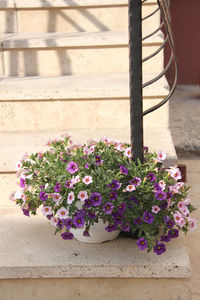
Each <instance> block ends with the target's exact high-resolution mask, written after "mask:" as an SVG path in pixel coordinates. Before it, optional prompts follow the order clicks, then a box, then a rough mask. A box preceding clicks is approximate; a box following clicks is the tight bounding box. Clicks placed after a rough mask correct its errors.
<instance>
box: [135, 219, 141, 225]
mask: <svg viewBox="0 0 200 300" xmlns="http://www.w3.org/2000/svg"><path fill="white" fill-rule="evenodd" d="M134 224H135V225H141V224H142V219H141V218H140V217H139V218H135V219H134Z"/></svg>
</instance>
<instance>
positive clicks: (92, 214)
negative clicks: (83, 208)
mask: <svg viewBox="0 0 200 300" xmlns="http://www.w3.org/2000/svg"><path fill="white" fill-rule="evenodd" d="M88 217H89V218H90V219H96V217H97V216H96V215H95V212H94V211H89V212H88Z"/></svg>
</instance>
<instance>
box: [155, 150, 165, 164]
mask: <svg viewBox="0 0 200 300" xmlns="http://www.w3.org/2000/svg"><path fill="white" fill-rule="evenodd" d="M166 156H167V155H166V154H165V153H163V152H162V151H158V152H157V160H158V161H159V162H162V161H163V160H165V159H166Z"/></svg>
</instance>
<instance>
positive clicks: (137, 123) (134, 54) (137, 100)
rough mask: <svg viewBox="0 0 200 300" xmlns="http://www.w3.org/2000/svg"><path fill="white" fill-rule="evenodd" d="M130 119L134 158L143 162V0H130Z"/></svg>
mask: <svg viewBox="0 0 200 300" xmlns="http://www.w3.org/2000/svg"><path fill="white" fill-rule="evenodd" d="M129 56H130V57H129V61H130V65H129V66H130V70H129V74H130V121H131V146H132V149H133V151H132V153H133V154H132V155H133V157H132V158H133V160H134V161H135V162H137V160H138V159H140V161H142V162H143V105H142V1H141V0H129Z"/></svg>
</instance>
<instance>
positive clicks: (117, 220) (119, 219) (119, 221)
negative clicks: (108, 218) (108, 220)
mask: <svg viewBox="0 0 200 300" xmlns="http://www.w3.org/2000/svg"><path fill="white" fill-rule="evenodd" d="M112 216H113V219H114V222H115V224H122V221H123V215H121V214H120V213H118V212H115V213H113V214H112Z"/></svg>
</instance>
